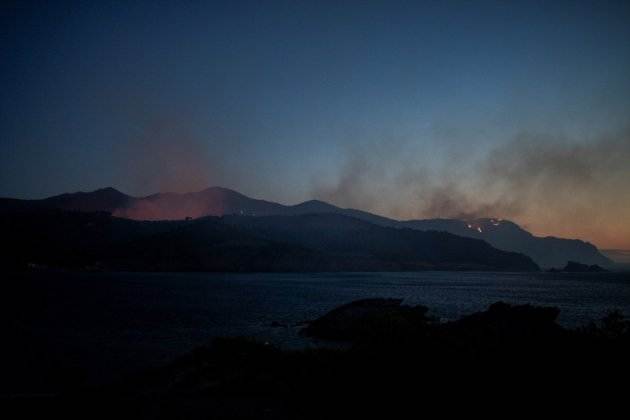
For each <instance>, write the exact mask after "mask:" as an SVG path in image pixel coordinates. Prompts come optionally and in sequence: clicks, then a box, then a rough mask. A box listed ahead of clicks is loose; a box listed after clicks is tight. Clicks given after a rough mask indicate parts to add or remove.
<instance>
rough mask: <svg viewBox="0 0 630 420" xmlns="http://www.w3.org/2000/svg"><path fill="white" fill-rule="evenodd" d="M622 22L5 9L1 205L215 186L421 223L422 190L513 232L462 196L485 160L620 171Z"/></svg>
mask: <svg viewBox="0 0 630 420" xmlns="http://www.w3.org/2000/svg"><path fill="white" fill-rule="evenodd" d="M53 3H54V4H53ZM97 3H98V4H97ZM629 21H630V3H628V2H606V1H597V2H584V1H568V2H562V1H555V2H536V1H527V2H485V1H470V2H464V1H435V2H431V1H429V2H421V1H408V2H397V1H382V2H370V1H357V2H352V1H347V2H346V1H331V2H326V1H317V2H301V1H287V2H275V1H264V2H241V1H228V2H187V1H183V2H160V1H151V2H133V1H130V2H64V1H60V2H27V1H17V2H11V1H9V2H3V4H2V6H0V28H1V29H0V48H1V49H0V81H1V83H2V87H3V88H2V90H3V92H2V95H0V195H2V196H14V197H25V198H39V197H44V196H48V195H52V194H57V193H60V192H65V191H76V190H92V189H96V188H99V187H102V186H108V185H111V186H115V187H117V188H119V189H121V190H122V191H125V192H127V193H131V194H136V195H142V194H149V193H153V192H156V191H158V190H177V191H187V190H196V189H202V188H204V187H205V186H209V185H222V186H226V187H230V188H234V189H237V190H239V191H242V192H243V193H246V194H248V195H252V196H259V197H265V198H268V199H272V200H277V201H281V202H285V203H294V202H298V201H301V200H305V199H309V198H312V197H313V196H318V197H319V198H324V199H329V200H330V201H333V202H336V203H337V204H340V205H349V206H360V207H364V208H366V209H368V210H374V211H378V212H381V213H385V214H390V215H393V216H396V217H420V216H435V214H428V213H427V208H428V207H427V204H426V202H427V200H431V198H427V197H431V196H432V194H435V191H433V189H434V187H431V188H432V189H431V191H427V185H429V184H430V185H432V186H435V188H438V189H444V188H445V187H448V188H451V189H454V190H458V191H457V192H456V193H454V194H461V193H462V192H464V193H465V191H475V193H474V194H472V195H470V194H469V196H467V197H466V200H467V202H469V203H470V206H472V207H475V208H480V207H482V206H481V204H483V205H487V204H496V211H495V212H498V213H501V212H504V213H505V214H504V215H505V216H510V217H515V218H517V219H518V218H519V217H520V218H521V219H522V221H523V222H524V223H528V224H530V225H531V224H532V221H533V220H534V216H533V213H535V212H534V211H533V210H531V211H530V210H528V209H527V208H522V206H521V205H519V209H518V210H506V209H507V208H508V206H505V205H503V202H502V203H497V200H503V201H505V200H504V198H500V197H499V198H497V197H498V196H497V197H492V199H487V200H486V199H485V198H483V197H482V198H483V199H476V198H475V197H479V196H480V193H479V190H480V189H483V188H484V187H485V186H487V184H488V179H487V177H486V176H487V174H486V172H487V171H486V170H485V169H484V168H487V166H488V159H492V156H494V153H496V150H501V149H502V148H505V147H512V146H511V145H513V144H515V142H519V141H520V142H523V141H525V142H528V141H531V142H532V143H533V144H544V143H548V142H553V143H554V144H560V145H564V146H563V147H566V148H568V149H571V147H575V145H583V144H586V145H587V147H589V146H588V145H591V144H597V142H600V141H602V140H601V139H602V138H605V139H608V138H610V137H615V136H617V137H618V136H622V138H623V139H625V140H619V141H617V142H614V141H613V143H615V144H616V145H617V146H615V147H621V149H622V150H621V151H618V150H617V149H615V150H613V151H610V152H607V153H616V154H617V155H619V154H621V155H623V154H624V153H625V152H626V151H627V148H626V147H625V146H626V143H627V140H628V138H627V133H628V127H629V126H630V124H628V123H629V122H630V121H628V120H629V115H630V25H628V22H629ZM527 136H529V137H527ZM624 136H625V137H624ZM531 138H535V139H536V140H535V141H534V140H523V139H531ZM519 139H520V140H519ZM541 139H542V140H541ZM609 143H610V142H608V143H606V144H609ZM620 143H621V145H619V144H620ZM596 149H598V148H597V147H591V148H590V149H589V150H596ZM540 153H545V149H544V146H543V148H542V149H541V152H540ZM489 157H490V158H489ZM587 160H589V161H590V160H592V159H590V158H589V159H587ZM598 162H599V161H598ZM552 165H553V163H552ZM605 166H608V167H610V168H611V169H609V171H610V173H606V171H603V170H602V169H601V167H597V168H595V169H596V170H595V172H597V176H598V177H600V178H603V179H604V181H606V180H607V179H612V180H613V181H614V182H613V181H611V182H613V184H614V183H615V182H618V181H616V180H617V179H618V178H620V177H623V176H625V175H628V172H627V171H626V172H624V171H623V169H619V168H618V166H620V165H618V162H613V164H610V163H608V164H606V165H605ZM602 171H603V172H602ZM620 171H621V172H620ZM550 173H555V172H554V171H551V172H550ZM553 176H555V175H553ZM600 178H598V179H600ZM444 179H447V181H448V182H447V183H446V185H444ZM547 181H548V182H550V183H551V184H554V185H555V183H556V180H555V179H554V180H547ZM547 181H545V182H547ZM344 182H346V183H347V184H349V186H350V187H351V189H352V191H351V193H348V192H347V190H346V188H347V187H348V186H346V185H342V184H344ZM537 182H538V181H537ZM516 184H518V185H520V184H519V183H516ZM516 184H514V183H513V184H511V185H510V188H513V187H514V185H516ZM611 185H612V184H611ZM617 185H618V184H614V186H617ZM491 187H492V188H494V189H497V188H499V189H500V186H495V185H493V186H491ZM528 188H529V189H528V191H529V192H528V193H531V194H534V195H533V198H534V199H537V200H542V199H544V197H543V196H541V195H540V194H542V193H541V192H540V191H538V190H532V191H533V192H532V191H530V190H531V188H532V187H531V185H529V186H528ZM543 190H544V188H543ZM591 190H595V188H591ZM585 191H586V190H585ZM589 191H590V190H589ZM606 191H608V190H606ZM610 191H613V192H614V191H617V193H616V194H617V196H614V193H613V192H607V194H608V195H607V196H606V197H607V198H608V199H609V201H611V202H614V201H619V200H621V202H622V203H623V204H622V205H623V206H625V204H626V203H630V200H628V198H627V193H625V195H624V193H623V192H619V190H618V188H613V187H612V186H611V188H610ZM513 192H514V193H515V194H518V193H519V191H513ZM587 192H588V191H587ZM589 194H590V193H589ZM610 194H613V196H610V197H609V195H610ZM620 194H621V198H620V197H619V195H620ZM499 196H501V197H504V196H505V194H504V192H502V193H501V194H499ZM475 200H481V201H484V200H485V201H486V202H484V203H479V202H476V201H475ZM508 201H509V200H508ZM604 201H605V200H604ZM429 207H430V206H429ZM540 211H541V210H540V209H538V210H536V212H540ZM554 211H557V212H561V211H562V209H560V210H554ZM588 211H590V212H591V213H592V212H595V211H596V212H597V214H596V216H597V217H596V218H597V220H602V219H606V218H608V219H609V220H610V218H611V217H612V218H619V217H621V216H620V215H616V214H614V213H606V212H604V213H601V209H588ZM473 212H474V211H473ZM429 213H430V212H429ZM530 213H531V214H530ZM536 214H539V213H536ZM589 214H590V213H589ZM447 215H453V214H447ZM499 216H501V214H499ZM591 216H592V214H591ZM580 217H582V216H580ZM558 218H560V216H559V215H558ZM554 220H556V219H554V217H551V221H550V222H549V223H548V224H546V225H541V226H540V227H539V229H538V230H545V229H547V230H548V229H549V226H551V225H552V223H553V221H554ZM619 223H621V221H620V222H619ZM534 225H535V223H534ZM533 228H536V226H533ZM593 229H595V227H594V228H593ZM565 230H566V231H568V232H570V231H571V230H570V227H569V226H567V227H566V229H565ZM563 232H564V231H563ZM629 233H630V231H629ZM613 242H614V241H613Z"/></svg>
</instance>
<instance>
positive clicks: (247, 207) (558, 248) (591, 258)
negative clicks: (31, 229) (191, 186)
mask: <svg viewBox="0 0 630 420" xmlns="http://www.w3.org/2000/svg"><path fill="white" fill-rule="evenodd" d="M0 204H2V205H0V207H8V208H13V209H16V208H18V209H20V208H21V209H32V208H35V209H37V208H59V209H63V210H73V211H104V212H108V213H111V214H112V215H113V216H116V217H121V218H126V219H132V220H150V221H159V220H186V219H198V218H201V217H206V216H226V215H240V216H274V215H282V216H296V215H304V214H311V213H335V214H342V215H345V216H348V217H353V218H356V219H360V220H364V221H367V222H370V223H373V224H376V225H379V226H384V227H396V228H410V229H415V230H421V231H431V230H435V231H443V232H448V233H451V234H454V235H458V236H463V237H468V238H473V239H481V240H484V241H486V242H488V243H489V244H491V245H492V246H494V247H496V248H498V249H501V250H504V251H513V252H519V253H523V254H525V255H528V256H530V257H532V258H533V260H534V261H535V262H536V263H537V264H539V265H540V266H542V267H543V268H551V267H562V266H564V265H565V264H566V263H567V262H568V261H579V262H581V263H585V264H598V265H602V266H610V265H611V264H612V261H611V260H610V259H609V258H607V257H606V256H604V255H603V254H602V253H600V251H599V250H598V249H597V247H595V246H594V245H593V244H591V243H589V242H586V241H582V240H579V239H564V238H556V237H552V236H547V237H538V236H535V235H533V234H531V233H530V232H528V231H526V230H525V229H523V228H521V227H520V226H519V225H518V224H516V223H514V222H511V221H509V220H503V219H499V218H478V219H473V220H460V219H447V218H435V219H417V220H395V219H391V218H388V217H384V216H380V215H376V214H373V213H370V212H366V211H363V210H358V209H352V208H341V207H338V206H335V205H333V204H330V203H327V202H325V201H321V200H316V199H314V200H307V201H304V202H302V203H298V204H295V205H284V204H280V203H276V202H272V201H267V200H261V199H254V198H250V197H248V196H246V195H244V194H242V193H240V192H238V191H235V190H232V189H229V188H224V187H219V186H214V187H208V188H206V189H203V190H201V191H197V192H189V193H174V192H166V193H156V194H151V195H148V196H144V197H134V196H130V195H127V194H125V193H122V192H120V191H119V190H117V189H115V188H113V187H106V188H101V189H98V190H95V191H92V192H75V193H66V194H61V195H57V196H52V197H48V198H45V199H42V200H16V199H0Z"/></svg>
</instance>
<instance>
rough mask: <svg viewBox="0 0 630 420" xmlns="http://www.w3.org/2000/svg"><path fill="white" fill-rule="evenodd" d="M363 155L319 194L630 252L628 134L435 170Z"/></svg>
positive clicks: (513, 146)
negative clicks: (484, 220) (498, 221)
mask: <svg viewBox="0 0 630 420" xmlns="http://www.w3.org/2000/svg"><path fill="white" fill-rule="evenodd" d="M359 155H360V156H362V157H363V158H362V159H361V160H359V161H358V162H357V160H356V158H355V157H351V158H349V159H348V163H347V165H346V166H345V167H344V169H343V171H342V172H341V176H340V177H339V180H338V182H337V183H336V184H333V185H325V186H322V185H319V186H317V188H315V189H314V194H315V195H316V196H317V197H319V198H322V199H329V200H331V201H333V202H335V203H337V204H339V205H341V206H357V207H361V208H363V209H367V210H371V211H376V212H379V213H382V214H386V215H389V216H393V217H397V218H403V219H404V218H428V217H456V218H474V217H489V216H492V217H502V218H511V219H514V220H515V221H517V222H520V223H521V224H523V225H525V226H526V227H528V228H530V229H532V230H533V231H534V232H538V233H544V234H553V235H557V236H564V237H580V238H584V239H588V240H592V241H595V242H596V243H600V244H603V245H604V246H611V247H624V246H630V221H629V220H630V219H628V215H630V130H624V131H622V132H619V133H616V134H613V135H609V136H602V137H599V138H591V139H567V138H562V137H553V136H548V135H535V134H527V133H523V134H520V135H519V136H517V137H516V138H514V139H513V140H512V141H510V142H509V143H507V144H504V145H502V146H500V147H498V148H496V149H493V150H491V151H490V152H489V153H488V154H487V155H485V157H484V158H482V159H481V160H477V161H475V160H473V159H472V158H470V159H467V158H466V157H464V156H463V155H461V154H459V153H457V154H453V155H452V156H449V157H447V158H446V159H445V160H444V164H442V165H439V167H438V168H437V169H435V168H434V169H428V168H426V167H417V166H415V165H414V164H413V162H410V161H409V160H405V159H400V156H398V158H399V159H398V161H399V162H400V164H399V165H391V164H390V163H389V161H388V160H387V159H383V157H382V155H372V156H373V158H372V159H366V158H365V156H369V155H368V154H366V153H364V152H363V153H359ZM380 162H383V163H384V164H386V166H384V165H381V164H380ZM370 187H374V188H372V189H370ZM366 191H375V192H376V193H374V194H370V193H365V192H366ZM358 204H360V206H358Z"/></svg>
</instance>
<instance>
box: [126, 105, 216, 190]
mask: <svg viewBox="0 0 630 420" xmlns="http://www.w3.org/2000/svg"><path fill="white" fill-rule="evenodd" d="M127 147H128V148H129V150H128V151H127V152H125V154H126V156H129V157H130V161H129V162H128V165H127V172H128V176H129V180H130V181H131V183H132V185H134V189H135V190H136V191H147V192H167V191H171V192H189V191H198V190H201V189H203V188H206V187H208V186H209V185H210V182H211V180H212V178H213V175H214V174H213V171H215V170H216V169H215V165H213V162H212V159H211V156H210V155H209V151H208V145H207V144H204V143H203V141H202V140H201V139H200V138H199V137H197V136H195V135H194V133H193V132H192V131H191V129H190V128H189V127H187V126H186V125H185V124H184V123H182V122H180V121H179V120H178V119H177V118H174V117H156V118H151V119H149V120H146V121H145V122H144V123H143V125H142V126H141V127H139V129H138V132H137V134H136V135H135V136H133V137H132V138H131V140H130V141H129V142H128V143H127Z"/></svg>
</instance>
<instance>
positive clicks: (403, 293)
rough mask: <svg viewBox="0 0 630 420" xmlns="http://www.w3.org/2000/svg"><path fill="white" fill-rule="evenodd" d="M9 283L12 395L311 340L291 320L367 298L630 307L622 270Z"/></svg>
mask: <svg viewBox="0 0 630 420" xmlns="http://www.w3.org/2000/svg"><path fill="white" fill-rule="evenodd" d="M2 284H3V286H2V293H1V294H0V315H1V321H0V322H1V325H2V327H3V333H4V334H3V335H4V337H6V338H7V340H5V342H4V343H3V345H2V350H1V351H2V354H1V356H2V358H1V360H0V368H1V369H2V371H3V372H5V374H4V375H3V378H2V379H0V391H1V392H2V393H3V394H5V395H6V394H7V393H22V392H24V393H30V392H52V391H56V390H58V389H63V388H64V387H66V386H71V385H73V384H76V383H88V384H89V383H98V382H102V381H107V380H111V379H116V378H120V377H123V376H124V375H125V374H128V373H129V372H133V371H136V370H139V369H143V368H146V367H150V366H156V365H160V364H163V363H166V362H167V361H169V360H171V359H173V358H174V357H176V356H178V355H180V354H182V353H185V352H187V351H189V350H191V349H193V348H194V347H197V346H199V345H203V344H205V343H207V342H208V341H209V340H211V339H212V337H217V336H249V337H255V338H257V339H260V340H264V341H269V342H271V343H274V344H277V345H280V346H283V347H304V346H313V345H316V343H313V342H310V341H308V340H306V339H303V338H301V337H300V336H299V334H298V331H299V327H298V326H296V324H298V323H300V322H301V321H304V320H309V319H313V318H316V317H318V316H320V315H322V314H324V313H325V312H327V311H328V310H330V309H332V308H334V307H336V306H338V305H341V304H343V303H347V302H350V301H352V300H355V299H360V298H366V297H394V298H402V299H404V301H405V303H408V304H423V305H426V306H428V307H429V308H430V313H431V314H433V315H434V316H436V317H438V318H441V319H455V318H458V317H460V316H462V315H466V314H469V313H472V312H475V311H478V310H482V309H484V308H486V307H487V306H488V305H490V304H491V303H494V302H496V301H499V300H502V301H506V302H510V303H531V304H535V305H545V306H556V307H558V308H560V310H561V313H560V318H559V321H560V322H561V323H562V324H563V325H566V326H570V327H574V326H579V325H583V324H586V323H588V322H589V321H592V320H595V319H599V318H601V316H602V315H604V314H605V313H606V311H607V310H610V309H620V310H622V311H623V312H624V313H625V314H626V315H630V275H629V274H619V273H602V274H568V273H563V274H552V273H534V274H530V273H527V274H526V273H514V274H510V273H507V274H506V273H463V272H420V273H352V274H339V273H335V274H189V273H185V274H184V273H181V274H180V273H168V274H153V273H151V274H146V273H95V274H86V273H53V274H51V273H35V274H28V275H10V276H5V278H4V281H3V282H2ZM274 322H276V323H279V324H282V325H283V327H274V326H272V323H274ZM284 325H286V327H285V326H284Z"/></svg>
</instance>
